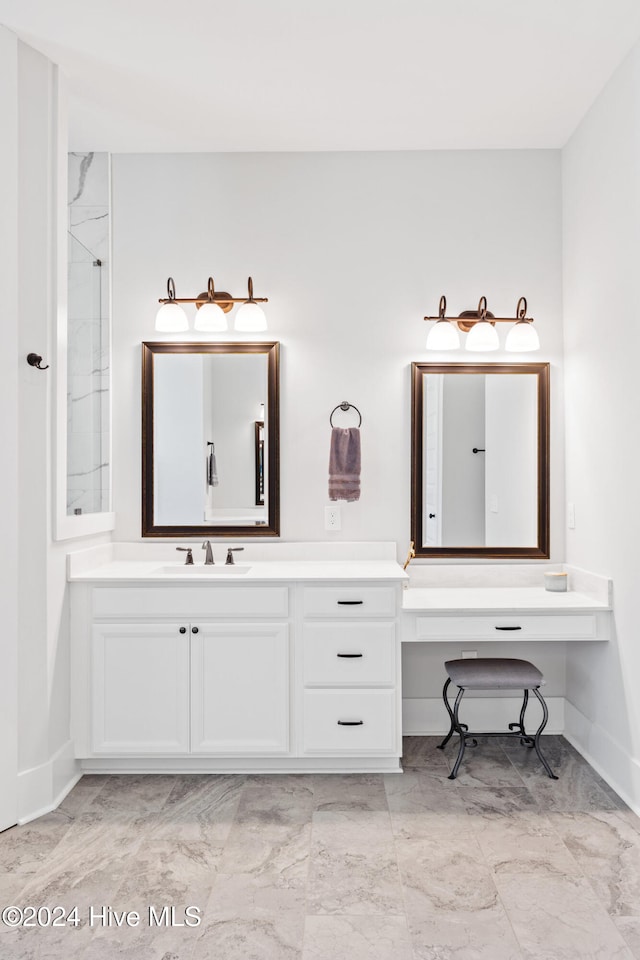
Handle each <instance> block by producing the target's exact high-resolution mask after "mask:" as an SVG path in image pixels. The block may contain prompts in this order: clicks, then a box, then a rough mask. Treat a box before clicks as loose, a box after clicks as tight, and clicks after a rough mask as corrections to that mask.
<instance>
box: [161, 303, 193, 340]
mask: <svg viewBox="0 0 640 960" xmlns="http://www.w3.org/2000/svg"><path fill="white" fill-rule="evenodd" d="M188 329H189V321H188V320H187V315H186V313H185V312H184V310H183V309H182V307H181V306H180V304H179V303H174V302H173V301H170V302H169V303H163V304H162V306H161V307H160V309H159V310H158V312H157V314H156V330H161V331H163V332H164V333H180V332H181V331H182V330H188Z"/></svg>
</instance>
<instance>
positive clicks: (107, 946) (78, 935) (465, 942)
mask: <svg viewBox="0 0 640 960" xmlns="http://www.w3.org/2000/svg"><path fill="white" fill-rule="evenodd" d="M544 739H545V744H546V746H545V751H546V753H547V756H548V758H549V760H550V762H551V764H552V766H553V767H554V768H555V769H556V772H557V773H559V775H560V779H559V780H558V781H555V782H554V781H551V780H549V779H548V778H547V777H546V776H545V774H544V771H543V770H542V769H541V768H540V765H539V763H538V761H537V759H536V757H535V755H533V754H532V752H531V751H529V750H526V749H524V748H522V747H520V746H519V744H518V743H517V742H516V741H507V740H494V741H485V742H481V744H480V746H479V747H478V748H477V749H476V750H472V751H468V753H467V756H466V758H465V762H464V765H463V767H462V770H461V773H460V775H459V777H458V779H457V780H456V781H450V780H448V779H447V773H448V764H450V763H451V761H452V759H453V757H454V756H455V749H454V748H453V745H450V746H449V752H448V753H447V754H443V753H442V752H441V751H439V750H436V749H435V744H436V742H437V741H436V740H435V739H433V738H426V737H409V738H407V739H406V740H405V757H404V766H405V773H404V775H402V776H400V775H388V776H382V775H367V776H360V775H355V776H340V775H317V776H316V775H313V776H312V775H300V776H288V775H287V776H284V775H283V776H255V777H254V776H247V777H242V776H129V777H124V776H110V777H107V776H87V777H84V778H83V779H82V780H81V781H80V783H79V784H78V785H77V786H76V787H75V789H74V790H73V791H72V792H71V794H70V795H69V796H68V797H67V799H66V800H65V801H64V803H63V804H62V806H61V807H60V808H59V809H58V810H56V811H55V812H53V813H51V814H49V815H48V816H45V817H42V818H41V819H39V820H36V821H34V822H32V823H30V824H27V825H26V826H23V827H14V828H12V829H11V830H7V831H5V832H4V833H3V834H0V905H3V906H8V905H11V904H16V905H17V906H20V907H25V906H34V907H40V906H44V907H55V906H57V905H61V906H63V907H65V908H66V909H67V910H68V909H70V908H71V907H72V906H77V908H78V918H79V920H80V924H79V925H78V926H77V927H74V926H62V927H57V926H56V927H51V926H49V927H46V926H45V927H41V928H37V927H36V928H30V929H24V928H16V929H11V928H9V927H7V926H6V925H2V924H0V958H1V960H63V958H64V960H67V958H69V957H74V958H81V960H116V958H125V960H129V958H131V960H133V958H135V960H525V958H526V960H533V958H535V960H589V958H594V960H595V958H597V960H633V958H640V820H639V819H638V818H637V817H636V816H635V815H634V814H633V813H631V812H630V811H629V810H628V809H627V808H626V807H625V806H624V804H623V803H622V802H621V801H620V800H619V798H618V797H617V796H616V795H615V794H614V793H613V792H612V791H611V790H610V789H609V787H608V786H607V785H606V784H605V783H604V782H603V781H602V780H601V779H600V778H599V777H598V776H597V774H595V773H594V771H593V770H592V769H591V768H590V767H589V766H588V764H586V763H585V762H584V760H582V759H581V757H580V756H579V755H578V754H577V753H576V752H575V751H574V750H573V749H572V748H571V747H570V746H569V745H568V744H567V742H566V741H565V740H563V739H562V738H560V737H546V738H544ZM165 905H170V906H174V907H175V908H176V910H175V920H176V921H184V908H185V907H187V906H195V907H198V908H199V909H200V911H201V917H202V922H201V923H200V925H199V926H197V927H189V926H177V925H176V926H171V925H165V923H164V920H165V919H166V920H167V921H169V919H170V915H168V914H165V915H163V914H162V908H163V907H164V906H165ZM150 906H154V907H155V909H156V917H157V918H158V920H159V921H160V925H150V917H149V907H150ZM91 907H93V909H94V922H93V925H90V923H89V922H88V921H89V917H90V908H91ZM103 907H104V908H107V907H110V908H111V912H110V913H105V914H104V918H105V923H104V925H103V921H102V920H101V917H100V911H101V909H102V908H103ZM123 911H137V912H138V913H139V914H140V924H139V926H126V925H125V926H118V925H117V922H118V920H120V921H122V912H123ZM107 918H110V921H111V922H110V924H107V923H106V920H107ZM41 919H42V920H43V921H46V919H47V915H46V913H43V914H41ZM125 923H126V921H125Z"/></svg>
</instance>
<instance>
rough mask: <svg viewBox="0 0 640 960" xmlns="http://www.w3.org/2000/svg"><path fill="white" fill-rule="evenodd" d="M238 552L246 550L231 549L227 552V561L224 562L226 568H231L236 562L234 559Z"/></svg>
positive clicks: (241, 548)
mask: <svg viewBox="0 0 640 960" xmlns="http://www.w3.org/2000/svg"><path fill="white" fill-rule="evenodd" d="M237 550H244V547H229V549H228V550H227V559H226V560H225V562H224V565H225V567H227V566H229V567H231V566H233V564H234V563H235V562H236V561H235V560H234V558H233V555H234V553H235V552H236V551H237Z"/></svg>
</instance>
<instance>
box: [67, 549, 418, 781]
mask: <svg viewBox="0 0 640 960" xmlns="http://www.w3.org/2000/svg"><path fill="white" fill-rule="evenodd" d="M328 546H329V545H318V548H319V549H317V550H315V551H314V550H313V549H310V548H309V546H308V547H307V549H306V550H305V549H303V550H301V549H300V548H299V545H286V544H282V545H269V546H266V547H262V548H260V547H259V546H257V545H256V546H254V545H251V546H250V547H249V546H247V548H246V549H247V555H248V556H250V557H251V558H252V559H251V560H250V561H248V562H247V563H246V564H245V563H242V564H241V563H236V564H235V565H234V566H231V567H225V566H223V565H216V566H213V567H205V566H203V565H202V564H198V565H194V566H192V567H191V566H187V565H185V564H184V563H179V562H173V561H171V560H168V559H167V558H170V557H171V554H172V553H173V548H172V547H171V546H167V545H166V544H165V545H153V546H150V545H138V544H132V545H127V544H114V545H111V546H110V547H109V548H99V549H98V550H97V551H84V552H82V553H78V554H73V555H70V557H69V579H70V580H71V582H72V585H71V624H72V676H73V678H74V683H73V695H72V715H73V721H72V724H73V737H74V741H75V744H76V755H77V757H79V758H81V759H82V760H83V768H84V769H85V770H92V771H99V770H100V771H111V772H113V771H123V772H127V771H147V772H148V771H168V772H170V771H187V772H204V771H210V772H221V771H237V772H247V771H249V772H252V771H253V772H261V771H262V772H265V771H272V772H275V771H321V772H322V771H344V770H350V771H358V770H360V771H383V772H384V771H398V770H399V769H400V767H399V758H400V755H401V689H400V643H399V632H398V631H399V614H400V604H401V585H402V583H403V581H406V579H407V576H406V574H405V573H404V572H403V570H402V568H401V567H400V566H399V565H398V564H397V563H396V561H395V545H393V544H360V545H357V546H358V548H359V549H358V550H353V549H351V550H343V551H342V557H341V558H339V559H334V560H330V559H324V558H325V557H328V555H329V554H328V552H327V547H328ZM345 546H348V545H345ZM294 547H297V548H298V549H297V551H294V552H297V553H298V556H297V557H295V559H294V558H293V553H292V548H294ZM279 548H280V549H279ZM215 549H216V552H218V548H217V546H216V548H215ZM225 549H226V548H223V550H225ZM331 553H332V554H333V555H334V556H336V555H337V556H338V557H340V550H338V551H336V550H335V547H333V545H331ZM301 554H302V558H301V556H300V555H301ZM174 555H175V554H174ZM265 555H269V556H270V559H269V560H266V561H265V560H264V559H260V558H261V557H264V556H265ZM222 556H224V552H222ZM364 557H367V558H368V559H366V560H365V559H363V558H364ZM142 558H144V559H142ZM253 558H256V559H253Z"/></svg>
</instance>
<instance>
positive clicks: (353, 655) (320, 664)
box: [302, 623, 396, 687]
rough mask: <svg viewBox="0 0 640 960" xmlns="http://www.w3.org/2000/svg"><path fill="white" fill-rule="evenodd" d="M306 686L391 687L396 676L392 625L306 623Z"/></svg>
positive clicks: (394, 632) (304, 659) (394, 639)
mask: <svg viewBox="0 0 640 960" xmlns="http://www.w3.org/2000/svg"><path fill="white" fill-rule="evenodd" d="M302 636H303V641H302V642H303V663H304V684H305V686H306V687H321V686H337V687H359V686H371V685H378V686H380V685H385V686H391V685H392V684H393V683H394V682H395V675H396V631H395V624H393V623H306V624H305V625H304V627H303V633H302Z"/></svg>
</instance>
